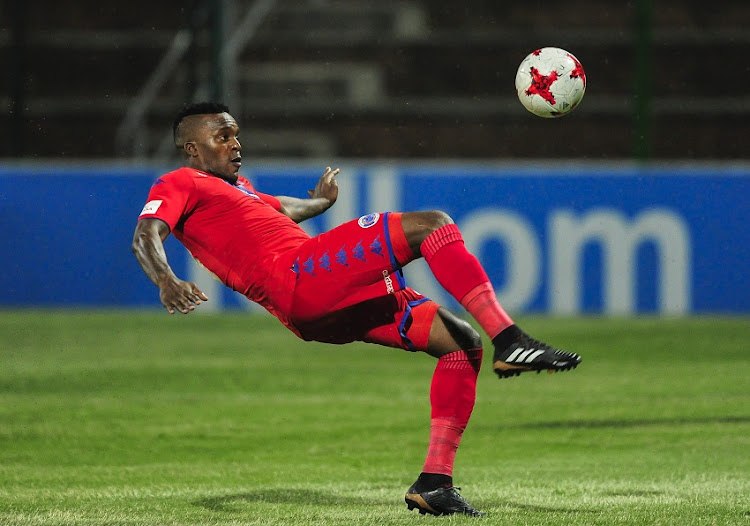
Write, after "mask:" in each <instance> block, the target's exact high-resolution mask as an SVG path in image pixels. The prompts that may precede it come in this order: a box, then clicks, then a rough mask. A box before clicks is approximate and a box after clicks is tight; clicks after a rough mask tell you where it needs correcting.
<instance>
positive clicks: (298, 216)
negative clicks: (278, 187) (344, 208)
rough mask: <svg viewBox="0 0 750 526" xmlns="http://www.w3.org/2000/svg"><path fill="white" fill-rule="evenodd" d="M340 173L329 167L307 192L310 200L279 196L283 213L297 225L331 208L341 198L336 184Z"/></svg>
mask: <svg viewBox="0 0 750 526" xmlns="http://www.w3.org/2000/svg"><path fill="white" fill-rule="evenodd" d="M338 173H339V169H338V168H336V169H335V170H331V167H330V166H327V167H326V171H325V172H324V173H323V175H321V176H320V179H318V184H316V185H315V188H314V189H313V190H308V191H307V194H308V195H309V196H310V198H309V199H299V198H297V197H289V196H286V195H277V196H276V198H277V199H278V200H279V202H280V203H281V213H283V214H284V215H287V216H289V217H290V218H292V220H293V221H294V222H295V223H301V222H302V221H304V220H305V219H310V218H311V217H315V216H317V215H320V214H322V213H323V212H325V211H326V210H328V209H329V208H331V207H332V206H333V203H335V202H336V199H338V196H339V185H338V183H337V182H336V176H337V175H338Z"/></svg>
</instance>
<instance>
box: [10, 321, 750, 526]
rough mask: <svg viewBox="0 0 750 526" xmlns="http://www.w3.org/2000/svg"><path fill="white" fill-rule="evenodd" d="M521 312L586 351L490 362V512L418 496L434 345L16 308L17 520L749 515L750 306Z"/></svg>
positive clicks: (477, 457)
mask: <svg viewBox="0 0 750 526" xmlns="http://www.w3.org/2000/svg"><path fill="white" fill-rule="evenodd" d="M520 321H521V322H522V326H524V328H526V329H527V330H528V332H530V333H532V334H533V335H534V336H537V337H539V338H541V339H544V340H546V341H549V342H550V343H553V344H557V345H560V346H562V347H563V348H568V349H570V350H575V351H577V352H580V353H581V354H582V355H583V357H584V361H583V364H582V365H581V367H579V368H578V369H577V370H575V371H572V372H566V373H560V374H556V375H552V376H550V375H547V374H542V375H535V374H526V375H522V376H521V377H518V378H510V379H505V380H502V381H499V380H497V378H496V377H495V376H494V374H492V372H491V368H490V367H489V361H490V360H489V359H487V360H486V363H485V368H484V370H483V371H482V373H481V374H480V381H479V386H478V400H477V405H476V408H475V411H474V416H473V418H472V421H471V423H470V424H469V429H468V430H467V432H466V434H465V436H464V441H463V444H462V447H461V450H460V451H459V454H458V458H457V464H456V472H455V480H456V483H457V484H458V485H463V488H464V489H463V491H462V494H463V495H464V496H465V497H466V498H467V500H469V502H471V503H472V504H473V505H475V506H476V507H478V508H479V509H482V510H483V511H486V512H487V513H488V514H489V517H488V518H486V519H471V518H467V517H450V518H432V517H421V516H419V515H418V514H417V513H416V512H408V511H407V510H406V506H405V505H404V503H403V493H404V492H405V490H406V489H407V487H408V486H409V484H410V483H411V482H413V480H414V478H415V477H416V475H417V474H418V473H419V471H420V469H421V466H422V461H423V459H424V454H425V451H426V440H427V431H428V425H429V400H428V397H429V382H430V377H431V373H432V369H433V367H434V361H433V360H432V359H431V358H429V357H427V356H425V355H422V354H416V355H413V354H410V353H406V352H403V351H398V350H393V349H384V348H379V347H375V346H369V345H365V344H353V345H348V346H343V347H337V346H326V345H321V344H315V343H305V342H302V341H299V340H297V339H296V338H295V337H294V336H293V335H292V334H291V333H288V332H286V331H285V330H284V329H283V328H281V326H280V325H279V324H278V322H276V321H275V320H273V319H271V318H269V317H267V316H248V315H244V314H226V315H221V316H214V315H191V316H184V317H183V316H174V317H168V316H166V315H165V314H162V313H157V312H153V313H152V312H142V313H132V312H110V313H98V312H85V311H82V312H37V311H0V334H2V339H1V340H0V363H1V365H0V524H4V525H35V524H45V525H47V524H66V525H68V524H70V525H78V524H91V525H94V524H95V525H105V524H134V525H135V524H143V525H146V524H149V525H151V524H154V525H156V524H158V525H186V524H195V525H212V524H216V525H219V524H221V525H235V524H236V525H240V524H269V525H270V524H295V525H297V524H340V525H351V524H385V525H387V524H413V523H418V524H423V523H425V522H424V521H430V523H432V521H448V522H451V523H464V522H467V523H468V522H474V521H477V520H479V521H480V522H479V523H481V524H513V525H521V524H528V525H537V524H538V525H549V524H581V525H594V524H602V525H610V524H665V525H667V524H680V525H691V524H695V525H709V524H716V525H719V524H727V525H729V524H732V525H734V524H750V475H749V474H750V454H748V451H750V380H748V370H749V369H748V363H749V360H748V356H749V354H748V352H749V351H750V324H749V323H748V320H747V319H740V318H734V319H732V318H690V319H655V318H646V319H571V320H560V319H545V318H526V319H522V320H520ZM487 354H488V355H490V356H491V352H489V351H488V352H487Z"/></svg>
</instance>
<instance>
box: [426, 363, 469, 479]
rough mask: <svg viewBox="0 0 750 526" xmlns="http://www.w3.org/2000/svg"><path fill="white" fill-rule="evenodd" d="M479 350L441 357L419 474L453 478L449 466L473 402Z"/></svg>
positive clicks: (433, 390)
mask: <svg viewBox="0 0 750 526" xmlns="http://www.w3.org/2000/svg"><path fill="white" fill-rule="evenodd" d="M481 364H482V349H471V350H468V351H455V352H452V353H449V354H446V355H444V356H442V357H441V358H440V359H439V360H438V363H437V367H435V373H434V375H433V376H432V385H431V387H430V402H431V403H432V421H431V424H430V446H429V448H428V450H427V458H426V459H425V462H424V467H423V468H422V471H423V472H424V473H440V474H443V475H448V476H452V475H453V463H454V460H455V458H456V451H457V450H458V444H459V443H460V442H461V436H462V435H463V432H464V429H466V425H467V424H468V423H469V417H470V416H471V412H472V410H473V409H474V401H475V400H476V389H477V375H478V374H479V368H480V366H481Z"/></svg>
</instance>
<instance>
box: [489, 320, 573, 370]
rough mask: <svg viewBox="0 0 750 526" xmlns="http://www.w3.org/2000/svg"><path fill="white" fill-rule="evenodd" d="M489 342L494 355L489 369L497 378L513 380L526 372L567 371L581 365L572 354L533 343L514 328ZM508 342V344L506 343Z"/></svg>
mask: <svg viewBox="0 0 750 526" xmlns="http://www.w3.org/2000/svg"><path fill="white" fill-rule="evenodd" d="M506 331H509V332H508V333H506V332H505V331H503V332H502V333H500V335H499V336H498V337H497V338H495V340H493V344H494V345H495V355H494V357H493V359H492V368H493V369H494V370H495V373H496V374H497V375H498V376H499V377H500V378H508V377H511V376H517V375H519V374H521V373H525V372H527V371H536V372H537V373H539V372H541V371H549V372H550V373H554V372H557V371H567V370H569V369H575V368H576V367H578V364H579V363H581V357H580V356H579V355H577V354H576V353H572V352H567V351H561V350H560V349H555V348H554V347H552V346H550V345H547V344H546V343H544V342H540V341H539V340H535V339H533V338H532V337H530V336H529V335H528V334H526V333H525V332H523V331H522V330H521V329H519V328H518V327H516V326H515V325H514V326H512V327H509V328H508V329H506ZM508 341H510V343H508Z"/></svg>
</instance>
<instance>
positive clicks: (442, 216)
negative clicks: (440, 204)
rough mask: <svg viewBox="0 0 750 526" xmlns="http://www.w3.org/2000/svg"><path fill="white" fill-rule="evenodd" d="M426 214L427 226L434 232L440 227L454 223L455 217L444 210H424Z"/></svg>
mask: <svg viewBox="0 0 750 526" xmlns="http://www.w3.org/2000/svg"><path fill="white" fill-rule="evenodd" d="M423 213H424V215H425V227H426V229H428V230H429V231H430V233H432V232H434V231H435V230H437V229H438V228H440V227H444V226H445V225H450V224H452V223H453V218H451V216H449V215H448V214H447V213H445V212H443V211H442V210H430V211H428V212H423Z"/></svg>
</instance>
